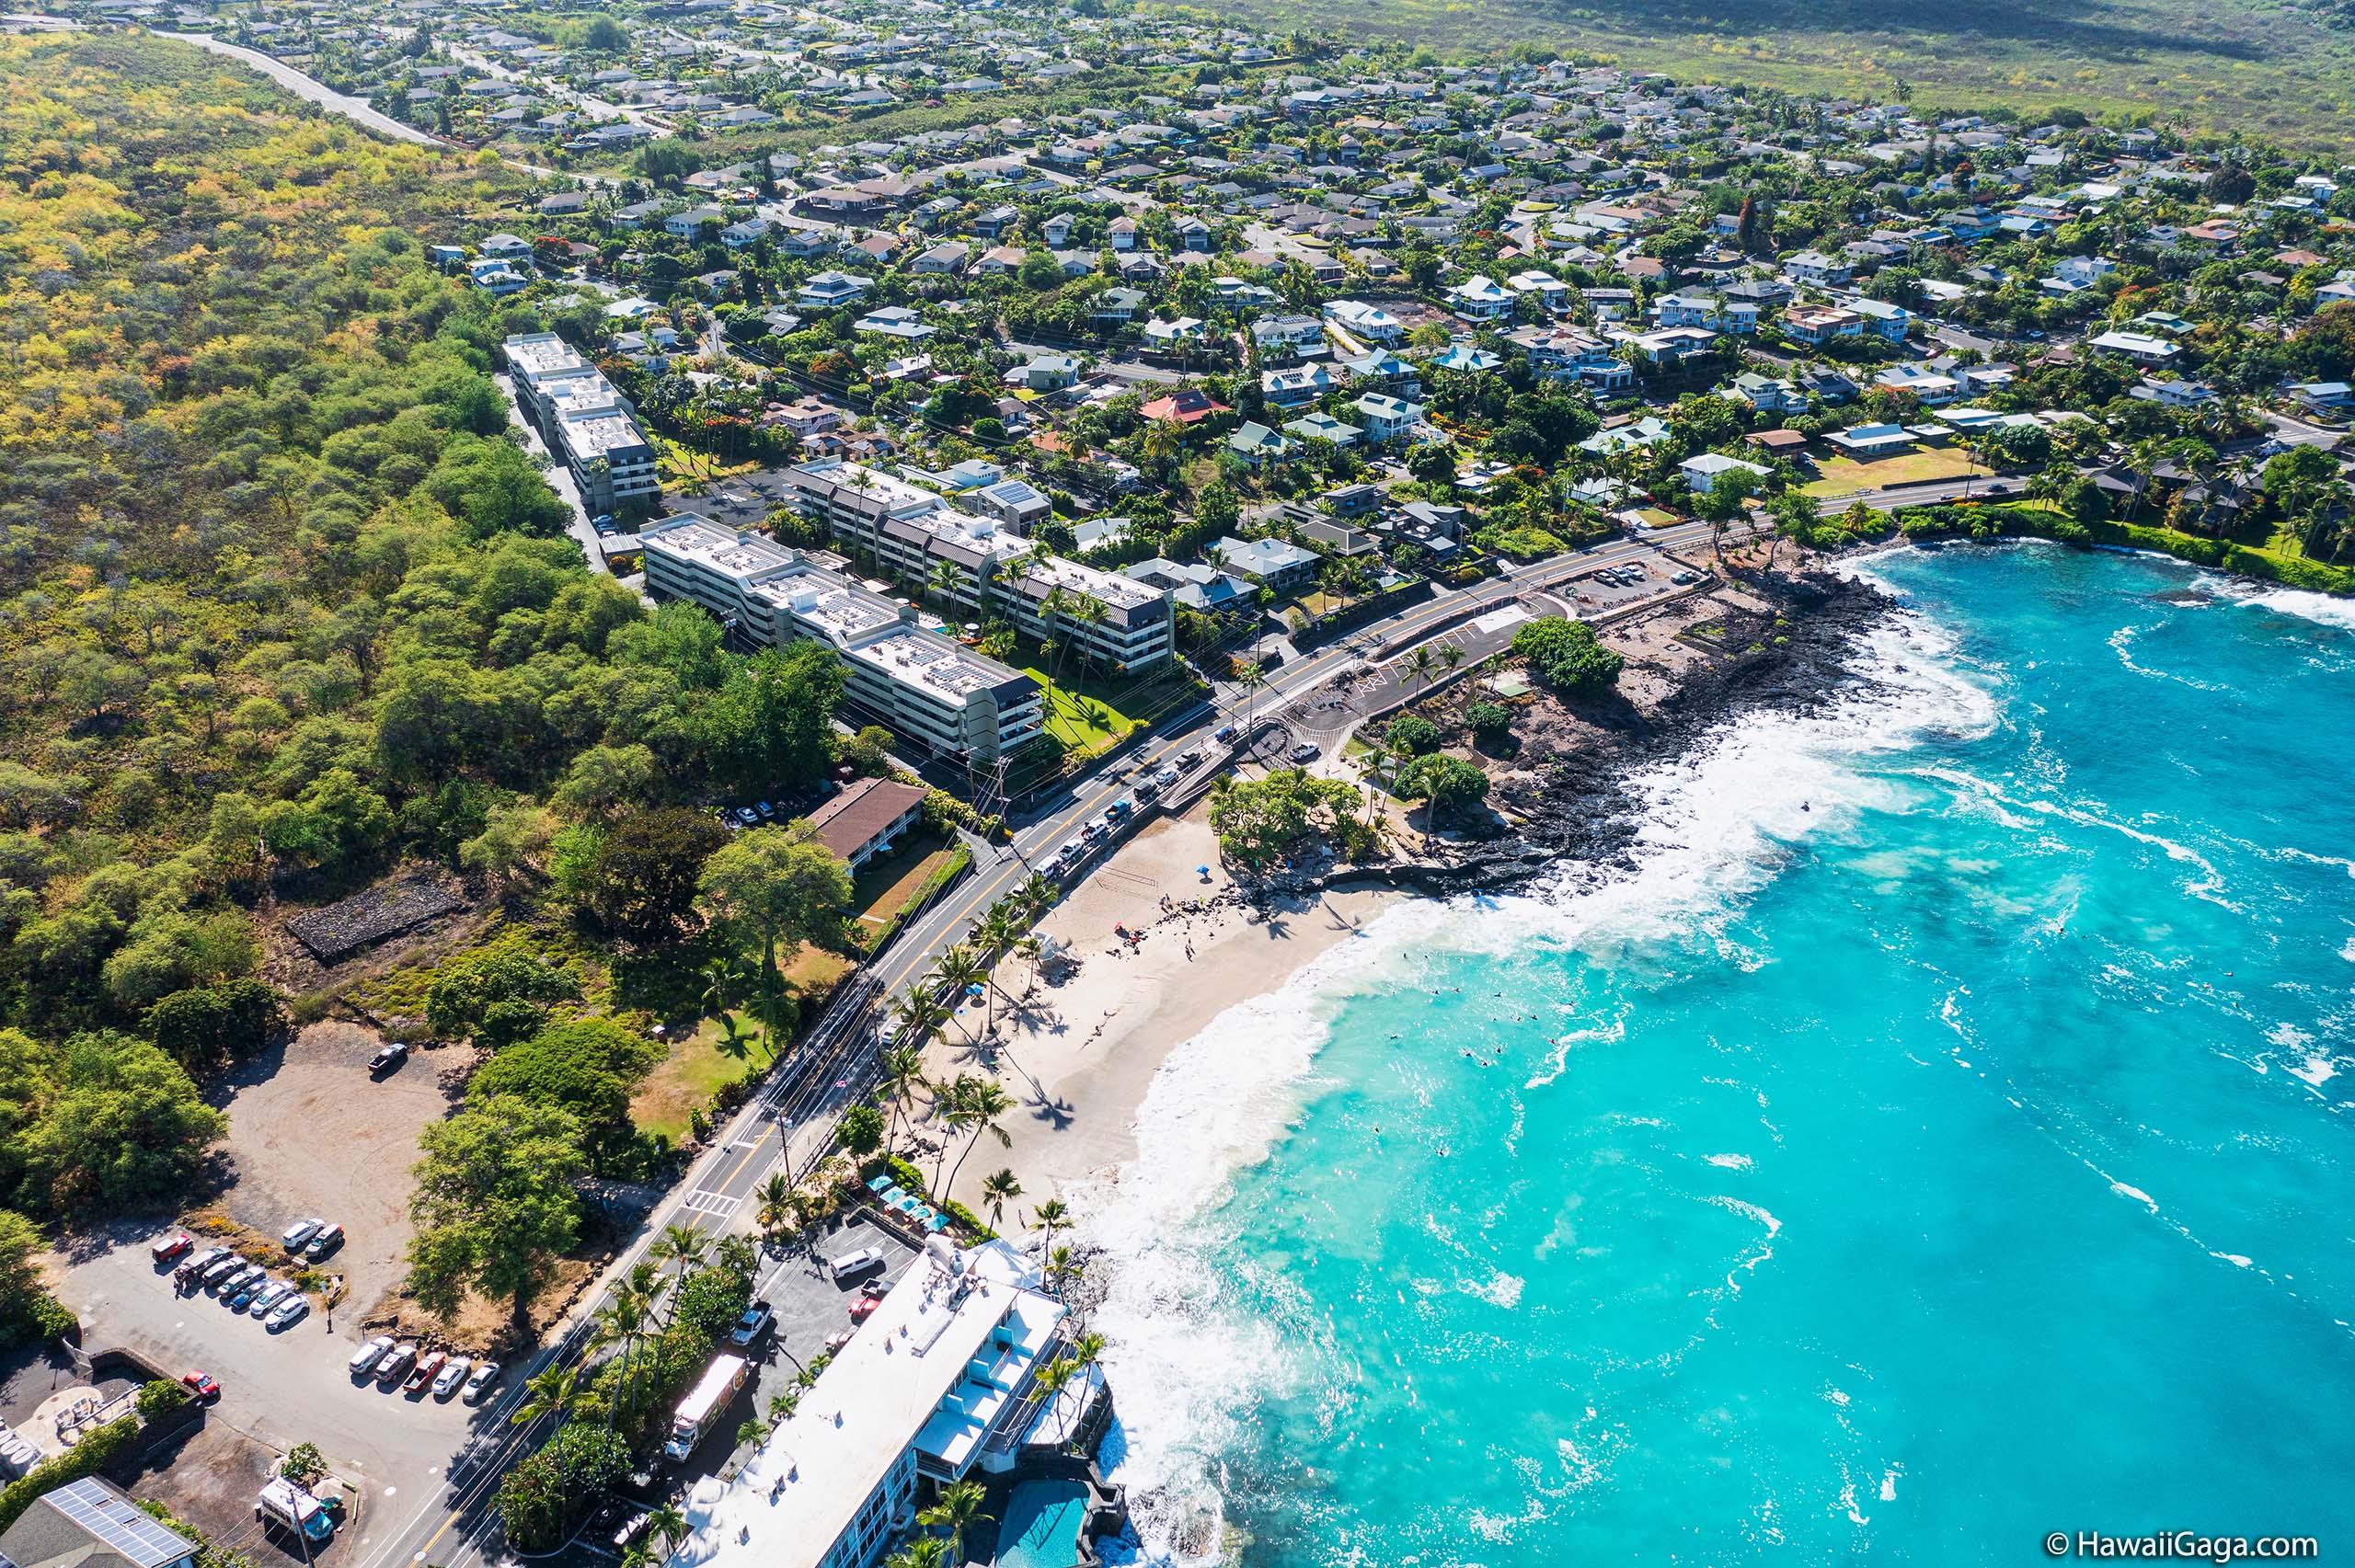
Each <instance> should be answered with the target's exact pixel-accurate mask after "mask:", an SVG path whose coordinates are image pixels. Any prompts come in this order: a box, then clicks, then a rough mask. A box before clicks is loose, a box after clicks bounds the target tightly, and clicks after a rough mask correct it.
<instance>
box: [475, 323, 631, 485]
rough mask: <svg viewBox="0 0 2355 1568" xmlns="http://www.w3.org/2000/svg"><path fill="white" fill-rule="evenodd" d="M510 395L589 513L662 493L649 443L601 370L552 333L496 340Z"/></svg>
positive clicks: (523, 334) (521, 335)
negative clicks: (512, 386)
mask: <svg viewBox="0 0 2355 1568" xmlns="http://www.w3.org/2000/svg"><path fill="white" fill-rule="evenodd" d="M501 352H502V354H503V355H504V357H505V359H506V361H507V368H508V372H509V373H510V374H511V376H512V378H513V380H514V383H515V400H516V402H517V403H518V404H520V405H521V406H523V412H524V414H525V416H526V417H527V418H529V419H530V420H531V421H532V424H533V426H534V428H535V429H537V430H538V431H539V432H540V436H541V439H542V440H544V441H546V442H547V443H548V450H549V451H550V452H553V453H554V454H555V455H556V457H557V459H558V461H560V462H562V463H563V464H564V465H565V467H566V468H568V469H569V470H570V471H571V474H572V478H573V482H574V483H575V484H576V485H578V486H580V498H581V499H582V500H583V501H584V502H586V503H587V504H588V506H589V509H590V510H592V512H611V511H613V510H615V509H617V508H618V507H619V506H620V504H621V503H623V502H625V501H629V500H640V499H650V498H653V497H655V496H658V495H660V494H661V489H662V486H661V481H660V480H659V479H657V478H656V476H655V472H654V459H655V453H654V446H653V443H652V442H650V441H648V440H647V439H646V432H645V431H644V430H642V429H639V428H638V410H637V409H636V408H635V407H633V406H631V405H630V401H629V399H628V398H626V397H624V396H623V395H621V392H620V390H619V389H618V388H616V387H615V385H614V383H612V382H610V381H607V380H606V379H605V375H604V372H603V371H600V370H599V369H598V368H597V367H596V366H594V365H592V364H591V363H590V362H589V361H587V360H585V359H583V358H581V357H580V354H579V352H577V351H576V350H575V349H573V347H572V345H570V344H569V343H567V342H566V341H565V340H564V339H563V338H559V337H557V335H556V334H555V333H553V332H527V333H519V334H518V335H516V336H515V337H512V338H508V339H507V340H506V342H505V343H504V344H502V345H501Z"/></svg>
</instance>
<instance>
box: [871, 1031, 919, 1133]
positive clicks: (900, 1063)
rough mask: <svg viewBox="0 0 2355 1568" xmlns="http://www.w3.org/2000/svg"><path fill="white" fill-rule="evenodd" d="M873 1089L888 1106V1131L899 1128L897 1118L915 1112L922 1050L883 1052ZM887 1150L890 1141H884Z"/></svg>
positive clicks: (910, 1047) (909, 1048)
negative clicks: (878, 1075) (880, 1068)
mask: <svg viewBox="0 0 2355 1568" xmlns="http://www.w3.org/2000/svg"><path fill="white" fill-rule="evenodd" d="M877 1087H879V1089H881V1091H882V1092H883V1097H884V1098H885V1099H886V1100H888V1101H890V1104H891V1125H890V1132H891V1133H893V1134H896V1133H897V1132H898V1131H899V1129H900V1118H901V1117H902V1116H903V1115H910V1114H912V1113H913V1111H914V1110H915V1104H916V1091H917V1090H919V1089H921V1088H923V1087H924V1048H923V1047H920V1046H915V1045H903V1046H894V1047H891V1048H890V1050H888V1051H885V1052H884V1053H883V1065H882V1071H881V1076H880V1077H879V1079H878V1081H877ZM885 1144H886V1147H889V1144H890V1139H889V1138H887V1139H885Z"/></svg>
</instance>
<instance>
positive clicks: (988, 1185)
mask: <svg viewBox="0 0 2355 1568" xmlns="http://www.w3.org/2000/svg"><path fill="white" fill-rule="evenodd" d="M1020 1196H1022V1184H1021V1182H1019V1181H1018V1180H1017V1179H1016V1177H1015V1174H1014V1172H1013V1171H1012V1169H1010V1168H1008V1169H1005V1170H998V1171H992V1172H991V1173H989V1174H988V1175H986V1176H984V1177H982V1200H983V1201H984V1202H986V1203H987V1204H988V1205H989V1210H990V1229H991V1230H1003V1229H1004V1228H1005V1206H1006V1205H1007V1204H1009V1203H1012V1202H1013V1201H1014V1200H1015V1199H1016V1198H1017V1197H1020Z"/></svg>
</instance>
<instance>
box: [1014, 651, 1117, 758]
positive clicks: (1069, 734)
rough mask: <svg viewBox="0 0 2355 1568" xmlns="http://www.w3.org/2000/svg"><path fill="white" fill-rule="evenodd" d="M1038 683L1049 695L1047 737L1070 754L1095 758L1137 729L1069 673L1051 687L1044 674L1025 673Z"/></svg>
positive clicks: (1038, 671) (1030, 671)
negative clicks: (1070, 752) (1074, 752)
mask: <svg viewBox="0 0 2355 1568" xmlns="http://www.w3.org/2000/svg"><path fill="white" fill-rule="evenodd" d="M1022 673H1023V674H1025V675H1028V677H1030V679H1031V680H1033V681H1037V682H1039V688H1040V691H1041V692H1046V693H1048V695H1047V733H1048V734H1049V735H1051V736H1053V737H1054V738H1055V739H1056V740H1057V741H1059V742H1061V743H1062V745H1063V749H1064V750H1067V751H1076V752H1078V753H1079V754H1081V755H1082V756H1087V757H1092V756H1094V755H1095V754H1096V753H1097V752H1098V751H1101V750H1104V749H1105V748H1106V747H1108V746H1109V745H1111V744H1112V743H1113V742H1114V741H1116V740H1118V739H1120V738H1121V737H1122V736H1124V735H1126V734H1128V732H1129V731H1130V730H1132V729H1133V728H1135V727H1136V726H1135V725H1134V724H1133V723H1132V722H1131V720H1130V718H1129V716H1128V715H1126V714H1123V713H1122V712H1120V710H1119V709H1118V708H1116V707H1114V706H1113V705H1112V704H1109V703H1108V702H1106V701H1105V700H1104V699H1103V698H1102V697H1100V696H1097V695H1096V694H1095V693H1094V692H1090V691H1089V690H1088V689H1087V684H1088V683H1087V682H1084V681H1075V680H1074V676H1073V673H1072V672H1071V671H1069V670H1065V671H1064V672H1063V679H1062V680H1060V681H1056V682H1055V683H1054V684H1053V685H1052V686H1049V685H1048V683H1047V673H1046V671H1045V670H1036V669H1026V670H1023V672H1022Z"/></svg>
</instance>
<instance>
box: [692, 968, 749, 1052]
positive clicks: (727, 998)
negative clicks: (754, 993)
mask: <svg viewBox="0 0 2355 1568" xmlns="http://www.w3.org/2000/svg"><path fill="white" fill-rule="evenodd" d="M700 973H701V978H702V980H703V1005H704V1011H706V1012H707V1013H711V1014H712V1015H713V1016H715V1017H717V1018H718V1020H719V1026H720V1027H721V1028H722V1029H725V1030H728V1031H729V1032H730V1033H731V1034H732V1033H733V1032H734V1026H735V1020H734V1019H733V1018H732V1017H731V1016H730V1014H731V1013H732V1012H733V1010H734V1008H735V1006H736V999H737V998H738V997H739V996H741V995H742V994H743V990H744V969H743V966H742V965H741V964H738V963H733V962H730V961H729V960H728V959H726V958H714V959H712V960H710V961H709V962H708V963H707V964H705V965H704V967H703V968H702V970H701V971H700Z"/></svg>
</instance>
